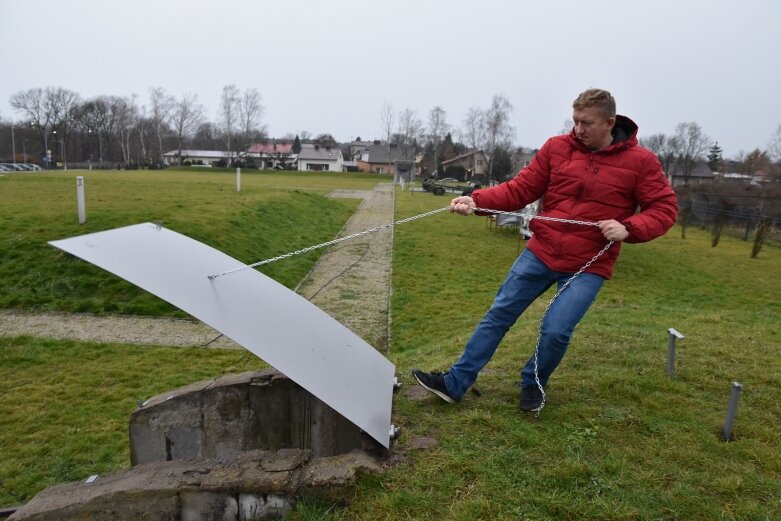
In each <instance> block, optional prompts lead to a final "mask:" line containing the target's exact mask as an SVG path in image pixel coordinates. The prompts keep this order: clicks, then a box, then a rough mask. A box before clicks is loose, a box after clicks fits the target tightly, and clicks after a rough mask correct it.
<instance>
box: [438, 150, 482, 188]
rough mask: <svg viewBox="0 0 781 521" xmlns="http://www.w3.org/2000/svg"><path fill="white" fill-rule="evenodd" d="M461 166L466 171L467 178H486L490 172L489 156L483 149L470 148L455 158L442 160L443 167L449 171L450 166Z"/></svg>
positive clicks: (468, 179) (467, 179)
mask: <svg viewBox="0 0 781 521" xmlns="http://www.w3.org/2000/svg"><path fill="white" fill-rule="evenodd" d="M454 166H460V167H461V168H463V169H464V172H466V179H464V181H470V180H472V179H474V178H477V179H485V176H486V175H487V174H488V157H487V156H486V155H485V152H483V151H482V150H470V151H468V152H465V153H463V154H461V155H460V156H456V157H454V158H453V159H448V160H447V161H442V167H443V168H444V169H445V171H447V169H448V167H454Z"/></svg>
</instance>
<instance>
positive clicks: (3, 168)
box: [0, 163, 13, 172]
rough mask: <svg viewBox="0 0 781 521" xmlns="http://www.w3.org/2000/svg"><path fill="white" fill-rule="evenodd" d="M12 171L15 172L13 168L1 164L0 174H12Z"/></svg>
mask: <svg viewBox="0 0 781 521" xmlns="http://www.w3.org/2000/svg"><path fill="white" fill-rule="evenodd" d="M11 170H13V168H9V167H7V166H5V164H4V163H0V172H10V171H11Z"/></svg>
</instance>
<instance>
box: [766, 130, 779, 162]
mask: <svg viewBox="0 0 781 521" xmlns="http://www.w3.org/2000/svg"><path fill="white" fill-rule="evenodd" d="M767 151H768V153H769V154H770V158H771V159H772V160H773V161H781V125H778V128H776V132H775V134H773V136H772V137H771V138H770V142H769V143H768V144H767Z"/></svg>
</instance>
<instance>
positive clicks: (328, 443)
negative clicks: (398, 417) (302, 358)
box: [9, 369, 387, 521]
mask: <svg viewBox="0 0 781 521" xmlns="http://www.w3.org/2000/svg"><path fill="white" fill-rule="evenodd" d="M129 435H130V459H131V468H130V469H129V470H123V471H117V472H112V473H109V474H106V475H100V476H92V477H90V479H87V480H86V481H80V482H74V483H68V484H64V485H57V486H54V487H50V488H48V489H46V490H44V491H42V492H40V493H39V494H37V495H36V496H35V497H34V498H33V499H32V500H31V501H30V502H29V503H27V504H26V505H24V506H23V507H21V508H20V509H19V510H17V511H16V512H15V513H14V514H13V515H12V516H11V517H10V518H9V519H11V520H28V521H30V520H35V521H53V520H63V519H161V520H163V519H164V520H177V521H178V520H200V519H220V520H230V521H234V520H235V521H245V520H247V521H248V520H257V519H274V518H279V517H282V516H284V515H285V514H286V513H287V512H288V511H289V510H290V509H291V508H292V507H293V506H294V505H295V502H296V500H297V499H298V498H300V497H314V498H319V499H324V500H327V501H334V502H346V501H347V500H348V499H349V497H350V495H351V493H352V489H353V485H354V484H355V480H356V479H357V477H358V476H360V475H362V474H366V473H379V472H381V471H382V469H383V466H384V462H383V458H384V456H385V455H386V454H387V449H385V447H383V446H382V445H381V444H380V443H378V442H377V441H376V440H374V439H373V438H372V437H370V436H368V435H366V434H365V433H364V432H362V431H361V429H359V428H358V427H357V426H355V424H353V423H352V422H350V421H349V420H347V419H346V418H344V417H343V416H342V415H340V414H339V413H337V412H336V411H334V410H333V409H332V408H330V407H329V406H328V405H326V404H325V403H323V402H322V401H321V400H319V399H318V398H317V397H315V396H314V395H312V394H311V393H309V392H308V391H306V390H305V389H303V388H302V387H300V386H299V385H298V384H296V383H295V382H293V381H292V380H290V379H289V378H287V377H285V376H284V375H282V374H281V373H279V372H278V371H276V370H274V369H266V370H263V371H253V372H245V373H240V374H233V375H227V376H223V377H221V378H217V379H213V380H206V381H202V382H198V383H195V384H191V385H188V386H186V387H182V388H179V389H175V390H173V391H170V392H167V393H163V394H160V395H157V396H155V397H153V398H150V399H149V400H147V401H145V402H143V403H141V404H139V408H138V409H137V410H136V411H134V412H133V413H132V414H131V416H130V420H129Z"/></svg>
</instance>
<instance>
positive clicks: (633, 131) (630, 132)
mask: <svg viewBox="0 0 781 521" xmlns="http://www.w3.org/2000/svg"><path fill="white" fill-rule="evenodd" d="M637 130H638V126H637V124H636V123H635V122H634V121H632V120H631V119H629V118H628V117H626V116H622V115H621V114H616V124H615V125H614V126H613V132H612V134H613V143H611V144H610V146H608V147H607V148H604V149H602V150H600V152H608V151H611V152H612V151H614V150H622V149H624V148H630V147H633V146H636V145H637ZM567 137H568V138H569V141H570V142H571V143H572V144H573V145H574V146H576V147H578V148H580V149H581V150H583V151H584V152H587V151H589V149H588V147H587V146H586V145H584V144H583V142H582V141H581V140H580V139H578V138H577V137H576V136H575V128H574V127H573V128H572V130H571V131H570V133H569V136H567Z"/></svg>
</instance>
